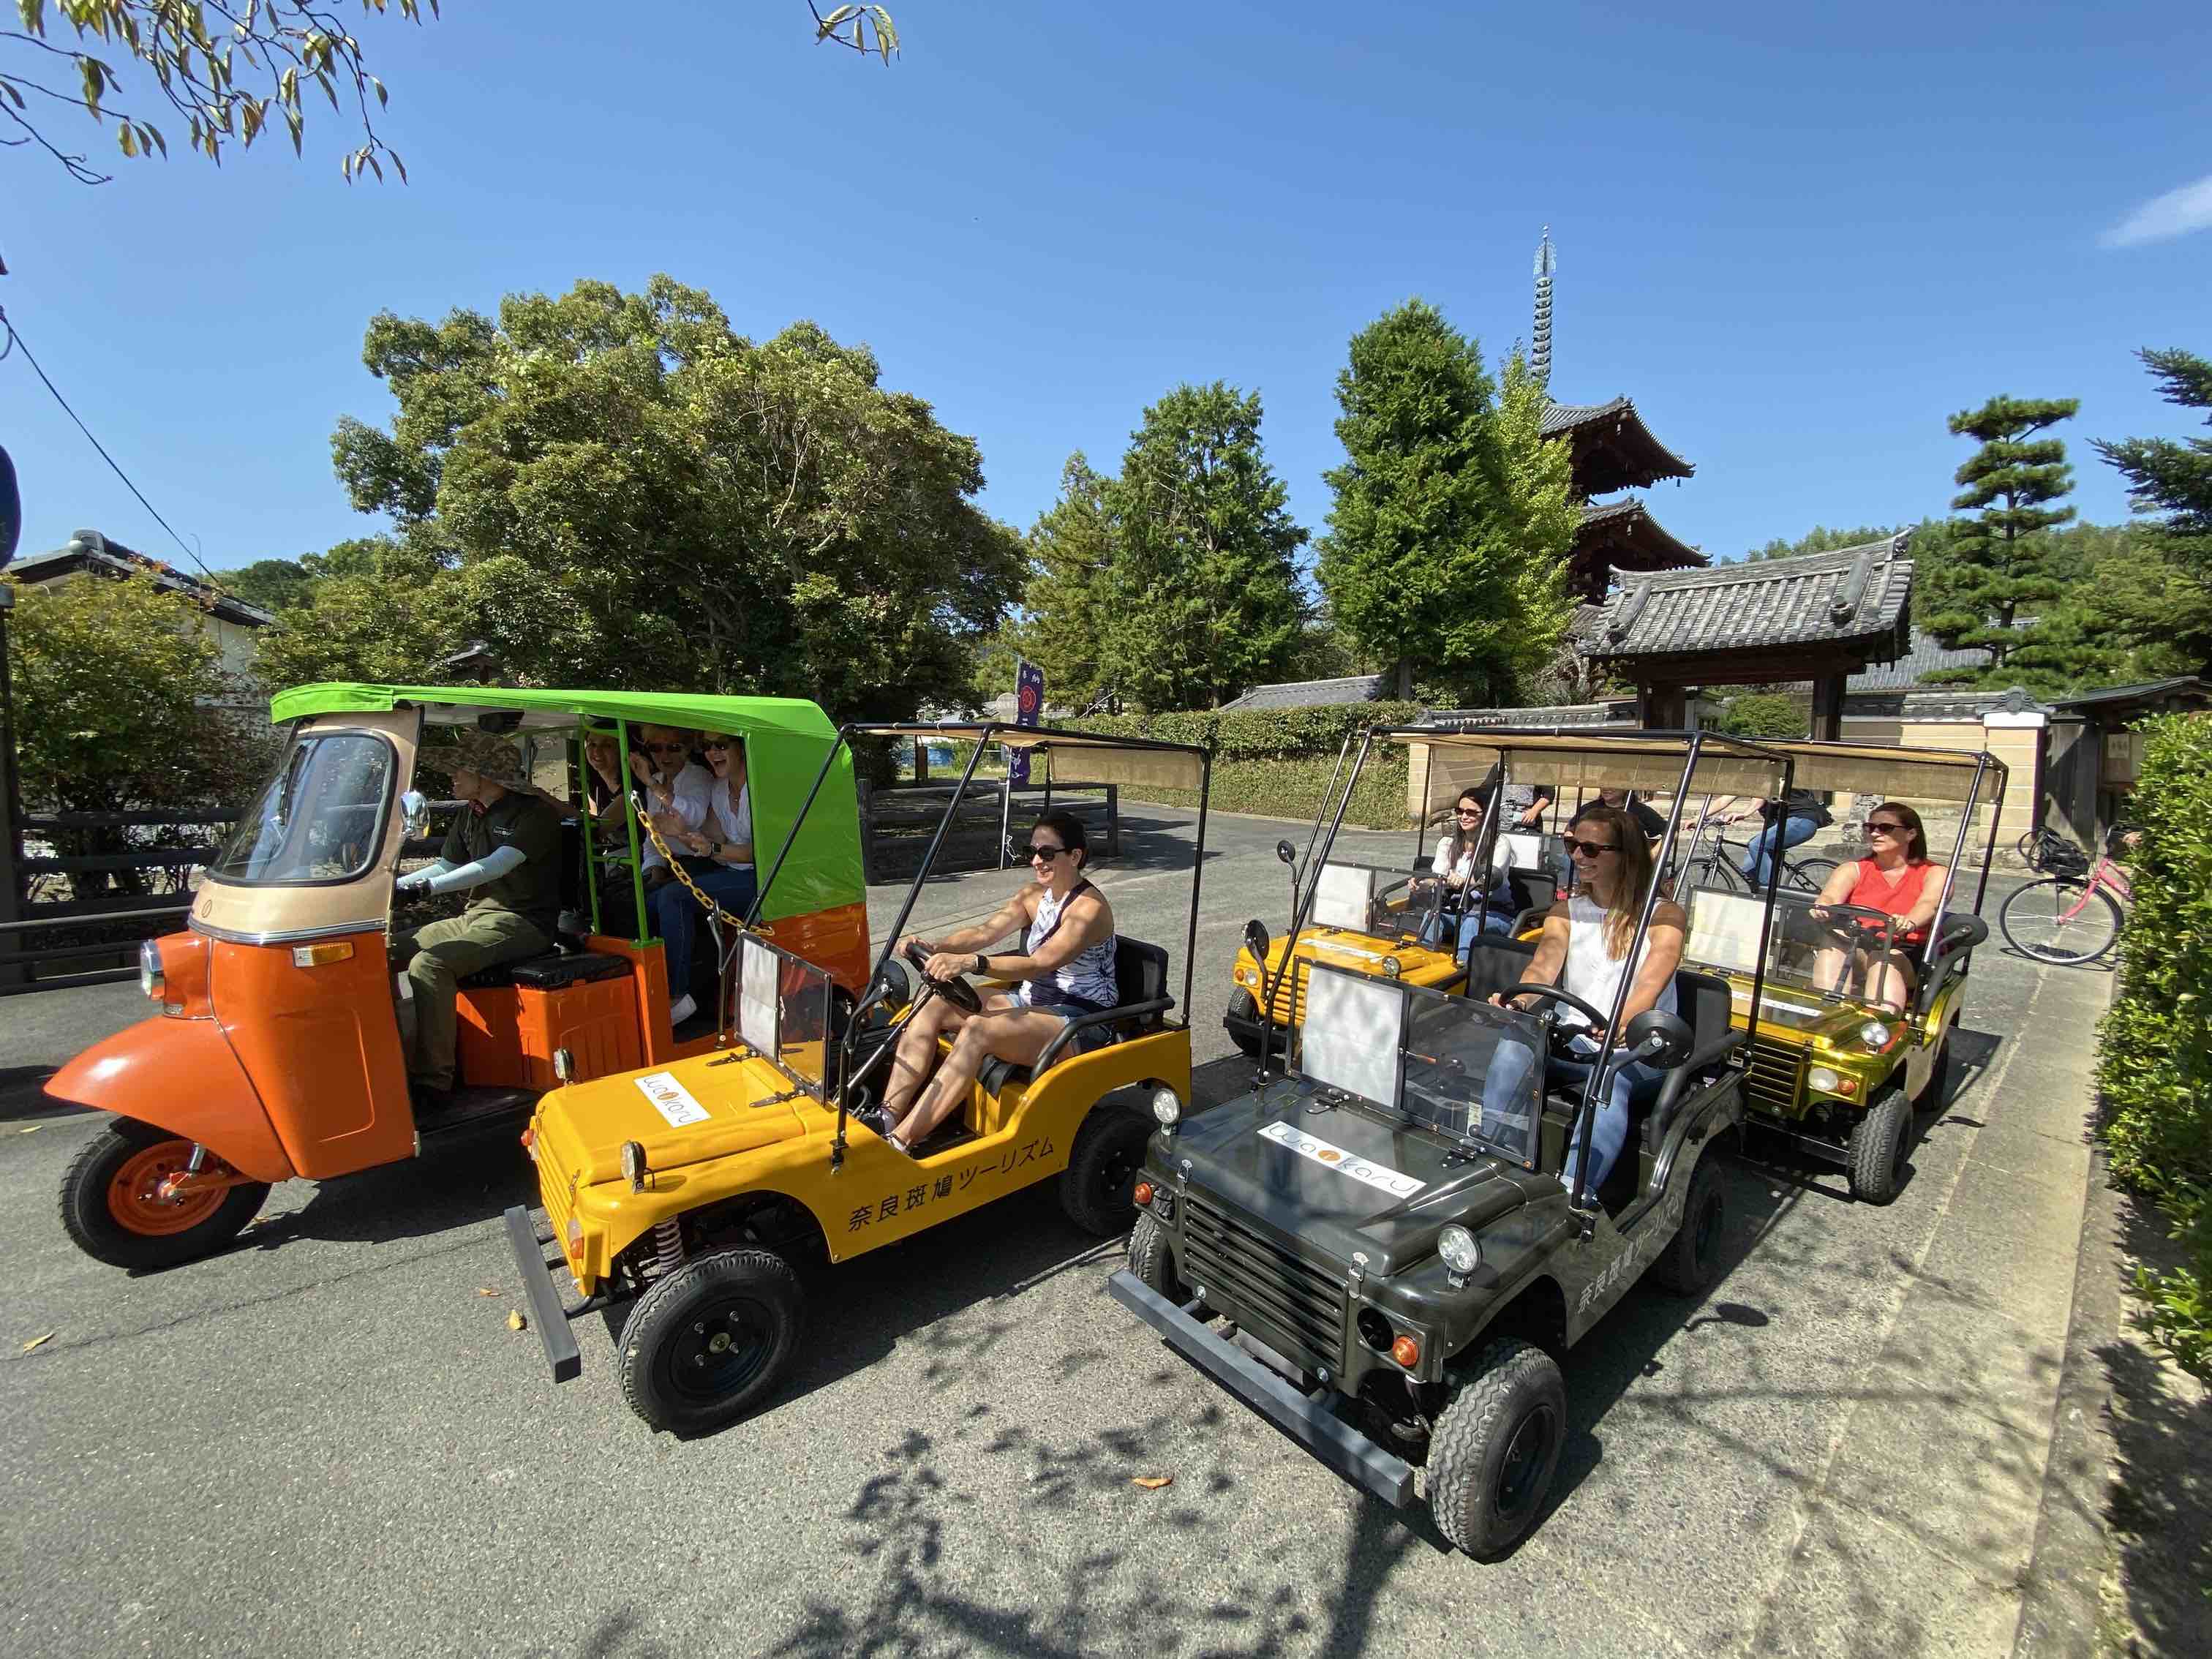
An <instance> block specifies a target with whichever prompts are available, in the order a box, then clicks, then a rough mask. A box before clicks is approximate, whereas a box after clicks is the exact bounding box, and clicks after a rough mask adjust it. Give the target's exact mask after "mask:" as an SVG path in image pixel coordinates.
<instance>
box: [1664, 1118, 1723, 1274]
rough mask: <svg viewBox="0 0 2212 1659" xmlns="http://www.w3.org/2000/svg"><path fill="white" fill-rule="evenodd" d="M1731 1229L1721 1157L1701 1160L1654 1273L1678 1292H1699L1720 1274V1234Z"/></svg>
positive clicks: (1709, 1156) (1709, 1154) (1709, 1155)
mask: <svg viewBox="0 0 2212 1659" xmlns="http://www.w3.org/2000/svg"><path fill="white" fill-rule="evenodd" d="M1727 1231H1728V1189H1727V1187H1726V1186H1725V1184H1724V1182H1723V1178H1722V1176H1721V1165H1720V1159H1719V1158H1717V1157H1715V1156H1713V1155H1712V1154H1711V1153H1708V1154H1707V1155H1706V1156H1705V1157H1704V1158H1699V1160H1698V1167H1697V1170H1696V1172H1695V1173H1694V1174H1692V1176H1691V1177H1690V1193H1689V1196H1688V1197H1687V1198H1686V1199H1685V1200H1683V1202H1682V1225H1681V1226H1680V1228H1678V1229H1677V1230H1676V1231H1675V1233H1674V1238H1673V1240H1672V1241H1671V1242H1670V1243H1668V1246H1667V1248H1666V1249H1663V1250H1662V1251H1661V1252H1660V1253H1659V1258H1658V1260H1657V1261H1654V1262H1653V1263H1652V1264H1651V1277H1652V1278H1653V1279H1656V1280H1657V1281H1658V1282H1659V1283H1660V1285H1662V1286H1664V1287H1665V1288H1666V1289H1668V1290H1670V1291H1674V1293H1675V1294H1676V1295H1677V1296H1696V1295H1697V1294H1699V1292H1700V1291H1704V1290H1705V1288H1706V1287H1707V1286H1709V1285H1711V1283H1712V1282H1713V1280H1714V1279H1717V1277H1719V1275H1720V1270H1721V1238H1722V1236H1723V1234H1724V1233H1726V1232H1727Z"/></svg>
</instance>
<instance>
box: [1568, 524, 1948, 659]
mask: <svg viewBox="0 0 2212 1659" xmlns="http://www.w3.org/2000/svg"><path fill="white" fill-rule="evenodd" d="M1906 539H1907V538H1906V537H1905V536H1903V535H1899V536H1893V537H1891V538H1889V539H1887V540H1886V541H1879V542H1869V543H1867V544H1865V545H1864V546H1862V547H1845V548H1839V549H1838V550H1836V551H1834V552H1832V553H1806V554H1801V555H1800V556H1797V557H1796V558H1790V559H1756V560H1748V561H1746V562H1741V563H1737V564H1723V565H1717V566H1714V567H1712V568H1710V569H1705V570H1668V571H1661V572H1657V573H1653V574H1638V573H1636V572H1632V571H1621V570H1616V571H1615V572H1614V573H1613V575H1614V580H1615V581H1616V583H1617V586H1616V587H1615V590H1614V592H1613V595H1612V597H1611V598H1610V599H1608V600H1607V602H1606V606H1605V609H1604V611H1602V612H1601V613H1600V615H1599V616H1598V617H1597V619H1596V620H1595V623H1586V624H1584V625H1583V626H1582V627H1581V628H1580V629H1578V630H1577V640H1576V649H1577V651H1579V652H1580V653H1582V654H1583V656H1585V657H1592V658H1619V657H1639V656H1678V655H1681V654H1684V653H1697V652H1706V651H1723V650H1730V649H1737V648H1741V647H1764V648H1768V649H1771V648H1772V647H1777V646H1790V645H1808V646H1813V645H1853V646H1860V647H1864V648H1865V650H1866V653H1867V654H1868V655H1869V656H1870V657H1885V656H1891V655H1895V654H1901V653H1903V652H1904V650H1905V645H1906V637H1905V635H1906V623H1905V616H1906V605H1907V602H1908V599H1909V598H1910V596H1911V591H1912V562H1911V560H1910V559H1908V558H1906V557H1905V542H1906Z"/></svg>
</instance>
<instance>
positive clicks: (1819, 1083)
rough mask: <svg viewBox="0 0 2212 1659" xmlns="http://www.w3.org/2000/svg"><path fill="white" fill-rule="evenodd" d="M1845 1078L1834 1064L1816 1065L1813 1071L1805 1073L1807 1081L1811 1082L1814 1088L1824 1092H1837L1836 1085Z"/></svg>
mask: <svg viewBox="0 0 2212 1659" xmlns="http://www.w3.org/2000/svg"><path fill="white" fill-rule="evenodd" d="M1843 1080H1844V1079H1842V1077H1841V1076H1840V1075H1838V1073H1837V1072H1836V1071H1835V1069H1834V1068H1833V1067H1832V1066H1814V1068H1813V1069H1812V1070H1811V1071H1809V1072H1808V1073H1805V1081H1806V1082H1807V1083H1808V1084H1810V1085H1812V1086H1813V1087H1814V1088H1815V1089H1818V1090H1819V1091H1820V1092H1821V1093H1822V1094H1829V1095H1832V1094H1833V1093H1835V1092H1836V1085H1838V1084H1839V1083H1841V1082H1842V1081H1843Z"/></svg>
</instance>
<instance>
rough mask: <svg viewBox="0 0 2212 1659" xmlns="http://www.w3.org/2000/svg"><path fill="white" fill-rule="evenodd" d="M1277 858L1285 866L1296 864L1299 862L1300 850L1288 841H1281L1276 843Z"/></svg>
mask: <svg viewBox="0 0 2212 1659" xmlns="http://www.w3.org/2000/svg"><path fill="white" fill-rule="evenodd" d="M1275 856H1276V858H1277V859H1279V860H1281V861H1282V862H1283V863H1285V864H1296V863H1297V861H1298V849H1297V848H1295V847H1293V846H1291V844H1290V842H1286V841H1279V842H1276V843H1275Z"/></svg>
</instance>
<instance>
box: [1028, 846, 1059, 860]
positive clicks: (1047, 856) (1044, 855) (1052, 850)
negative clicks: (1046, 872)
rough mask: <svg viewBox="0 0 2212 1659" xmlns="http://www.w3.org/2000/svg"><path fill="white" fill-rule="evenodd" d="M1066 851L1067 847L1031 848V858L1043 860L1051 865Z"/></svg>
mask: <svg viewBox="0 0 2212 1659" xmlns="http://www.w3.org/2000/svg"><path fill="white" fill-rule="evenodd" d="M1066 850H1067V848H1065V847H1032V848H1030V857H1031V858H1033V859H1042V860H1044V861H1045V862H1046V863H1048V864H1049V863H1051V862H1052V861H1053V860H1054V859H1056V858H1058V857H1059V856H1060V854H1062V853H1065V852H1066Z"/></svg>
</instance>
